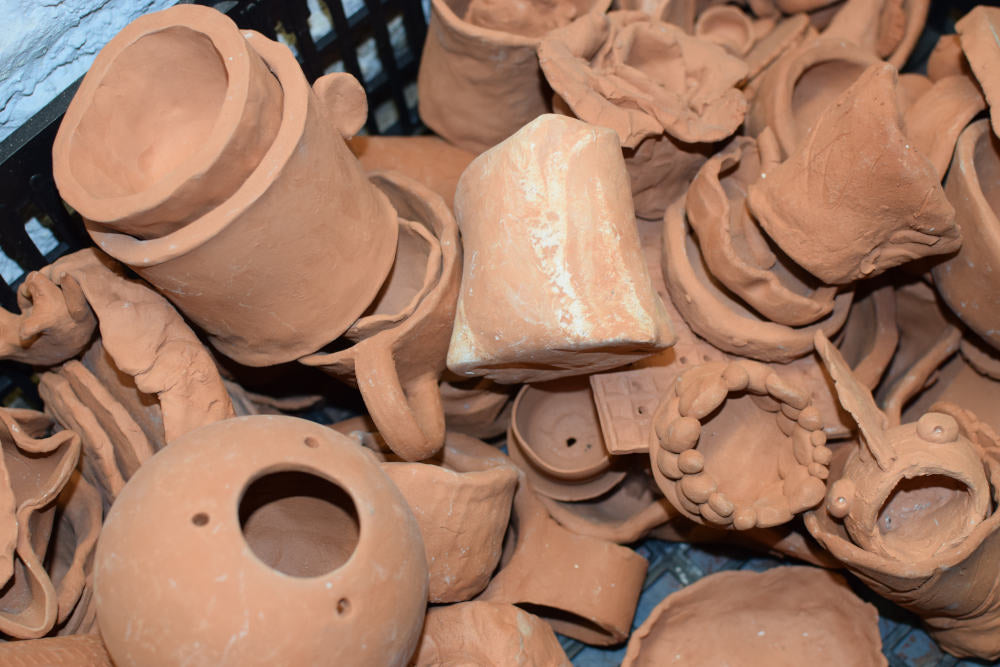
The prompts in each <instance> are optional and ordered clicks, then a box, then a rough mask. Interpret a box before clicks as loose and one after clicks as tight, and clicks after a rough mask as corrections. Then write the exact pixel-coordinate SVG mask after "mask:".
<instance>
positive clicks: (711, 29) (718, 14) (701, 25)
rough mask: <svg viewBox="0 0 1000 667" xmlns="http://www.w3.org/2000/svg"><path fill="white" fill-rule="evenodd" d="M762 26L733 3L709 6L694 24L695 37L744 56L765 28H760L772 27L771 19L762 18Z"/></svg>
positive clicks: (736, 54)
mask: <svg viewBox="0 0 1000 667" xmlns="http://www.w3.org/2000/svg"><path fill="white" fill-rule="evenodd" d="M763 21H764V22H765V23H764V24H763V25H762V26H758V25H756V24H755V22H754V20H753V19H752V18H751V17H749V16H747V14H746V13H745V12H744V11H743V10H742V9H740V8H739V7H734V6H733V5H717V6H715V7H709V8H708V9H706V10H705V11H703V12H702V13H701V14H699V15H698V20H697V21H696V22H695V25H694V35H695V37H700V38H701V39H704V40H705V41H708V42H712V43H713V44H718V45H719V46H721V47H722V48H724V49H725V50H726V51H728V52H729V53H731V54H733V55H735V56H745V55H746V54H747V53H748V52H749V51H750V49H751V48H752V47H753V45H754V42H756V41H757V38H758V36H759V35H761V34H764V33H766V32H767V30H764V29H762V28H763V27H764V26H767V25H769V26H770V27H771V28H773V27H774V22H773V21H768V20H767V19H763Z"/></svg>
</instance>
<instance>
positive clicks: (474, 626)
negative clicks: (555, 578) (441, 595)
mask: <svg viewBox="0 0 1000 667" xmlns="http://www.w3.org/2000/svg"><path fill="white" fill-rule="evenodd" d="M459 664H470V665H472V664H474V665H480V666H481V667H509V666H511V665H523V666H524V667H529V666H531V665H545V666H546V667H570V661H569V659H568V658H567V657H566V654H565V653H564V652H563V649H562V646H560V644H559V640H558V639H556V635H555V633H554V632H552V628H550V627H549V626H548V625H546V623H545V622H544V621H543V620H542V619H540V618H538V617H537V616H535V615H533V614H529V613H528V612H526V611H524V610H523V609H519V608H517V607H515V606H514V605H511V604H497V603H493V602H464V603H462V604H455V605H451V606H448V607H431V608H430V609H428V610H427V618H426V619H425V620H424V634H423V636H422V637H421V638H420V646H419V647H418V648H417V653H416V655H414V656H413V660H412V661H411V662H410V665H412V667H437V666H438V665H459Z"/></svg>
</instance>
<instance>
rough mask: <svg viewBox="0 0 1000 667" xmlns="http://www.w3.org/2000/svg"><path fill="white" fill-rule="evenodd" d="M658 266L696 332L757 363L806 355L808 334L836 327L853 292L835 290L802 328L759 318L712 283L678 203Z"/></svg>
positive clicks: (666, 224) (809, 342) (670, 217)
mask: <svg viewBox="0 0 1000 667" xmlns="http://www.w3.org/2000/svg"><path fill="white" fill-rule="evenodd" d="M661 265H662V267H663V279H664V281H665V282H666V285H667V290H668V291H669V292H670V297H671V300H672V302H673V305H674V306H675V307H676V308H677V310H678V311H679V312H680V314H681V315H682V316H683V318H684V321H685V322H686V323H687V325H688V326H690V327H691V329H692V330H693V331H694V332H695V333H697V334H698V335H700V336H701V337H702V338H704V339H705V340H707V341H708V342H709V343H711V344H712V345H714V346H715V347H717V348H719V349H720V350H722V351H724V352H729V353H731V354H737V355H740V356H743V357H750V358H753V359H758V360H760V361H772V362H778V363H787V362H789V361H792V360H794V359H798V358H799V357H802V356H805V355H807V354H809V353H810V352H811V351H812V349H813V334H814V333H815V332H816V331H823V332H824V333H825V334H827V335H829V336H832V335H834V334H835V333H836V332H837V331H839V330H840V328H841V327H842V326H843V325H844V322H845V321H846V320H847V315H848V313H849V312H850V309H851V301H852V299H853V298H854V292H853V290H849V291H844V292H841V293H839V294H838V295H837V296H836V297H834V302H833V312H831V313H830V314H829V315H827V316H826V317H824V318H823V319H821V320H819V321H818V322H815V323H814V324H810V325H808V326H804V327H789V326H785V325H783V324H776V323H774V322H771V321H768V320H766V319H764V318H762V317H761V316H760V315H758V314H757V313H755V312H753V311H752V310H750V309H749V308H747V307H746V306H745V305H744V304H743V303H742V302H740V301H739V300H738V299H737V298H736V297H735V296H733V295H732V294H731V293H729V292H726V291H724V290H723V289H722V288H720V287H719V286H718V285H717V284H716V283H715V282H713V281H712V279H711V277H710V276H709V274H708V271H707V268H706V266H705V265H704V262H703V259H702V256H701V250H700V248H699V247H698V244H697V243H696V241H695V239H694V238H693V237H692V234H691V230H690V229H689V227H688V224H687V220H686V216H685V212H684V207H683V205H681V203H680V202H678V203H675V204H674V205H673V206H671V207H670V208H669V209H668V210H667V214H666V215H665V216H664V219H663V247H662V258H661Z"/></svg>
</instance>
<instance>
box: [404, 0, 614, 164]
mask: <svg viewBox="0 0 1000 667" xmlns="http://www.w3.org/2000/svg"><path fill="white" fill-rule="evenodd" d="M610 4H611V0H518V2H515V3H501V2H497V1H496V0H471V2H470V1H463V0H432V1H431V17H430V25H429V26H428V28H427V40H426V42H425V43H424V48H423V53H422V56H421V59H420V72H419V74H418V76H417V98H418V100H419V104H420V118H421V120H423V121H424V123H425V124H426V125H427V126H428V127H429V128H431V129H432V130H434V132H435V133H436V134H438V135H439V136H441V137H443V138H444V139H445V140H446V141H448V142H450V143H452V144H455V145H456V146H458V147H460V148H463V149H465V150H469V151H472V152H473V153H481V152H482V151H484V150H486V149H488V148H490V147H491V146H495V145H496V144H498V143H500V142H501V141H503V140H504V139H506V138H507V137H509V136H510V135H512V134H514V133H515V132H517V130H518V129H519V128H520V127H521V126H523V125H524V124H525V123H528V122H530V121H531V120H532V119H534V118H535V117H536V116H539V115H541V114H544V113H546V112H548V111H549V110H550V106H549V99H548V95H547V93H546V91H545V87H544V77H543V76H542V73H541V71H540V70H539V67H538V57H537V55H536V53H535V51H536V49H537V47H538V44H539V42H540V41H541V39H542V38H543V36H544V35H545V34H546V33H548V32H549V31H550V30H552V29H554V28H557V27H558V26H560V25H565V24H567V23H569V22H570V21H571V20H573V19H574V18H576V17H578V16H583V15H585V14H590V13H595V14H602V13H604V11H606V10H607V8H608V6H609V5H610Z"/></svg>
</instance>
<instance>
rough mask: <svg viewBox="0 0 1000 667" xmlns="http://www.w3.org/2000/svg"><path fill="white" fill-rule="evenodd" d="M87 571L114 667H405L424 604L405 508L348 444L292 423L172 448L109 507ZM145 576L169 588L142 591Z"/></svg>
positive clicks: (231, 428) (215, 431) (219, 432)
mask: <svg viewBox="0 0 1000 667" xmlns="http://www.w3.org/2000/svg"><path fill="white" fill-rule="evenodd" d="M220 475H221V478H220ZM223 478H224V479H225V482H224V483H220V481H221V479H223ZM95 567H96V580H95V585H96V599H97V611H98V619H99V623H100V628H101V634H102V636H103V637H104V639H105V642H106V643H107V647H108V652H109V653H110V654H111V656H112V657H113V659H114V661H115V664H116V665H118V666H119V667H123V666H124V665H134V664H141V665H173V664H176V663H177V662H178V661H183V660H188V661H191V662H192V664H205V665H227V664H232V665H237V664H239V665H243V664H249V663H256V662H260V661H262V660H263V661H265V662H268V661H284V662H293V663H297V664H311V663H320V662H328V661H331V660H332V661H334V662H337V663H338V664H344V665H368V664H380V665H405V664H406V662H407V660H408V659H409V657H410V655H411V654H412V652H413V650H414V649H415V648H416V645H417V642H418V640H419V637H420V628H421V625H422V622H423V616H424V606H425V604H426V601H427V562H426V559H425V556H424V549H423V544H422V543H421V538H420V531H419V528H418V526H417V522H416V521H415V519H414V518H413V514H412V512H411V511H410V509H409V507H408V506H407V504H406V501H405V499H404V498H403V496H402V494H400V492H399V490H398V489H397V488H396V487H395V485H394V484H393V483H392V482H391V481H390V480H389V478H388V477H387V476H386V475H385V474H384V473H383V472H382V471H381V470H380V469H379V467H378V464H377V463H376V462H375V460H374V459H373V458H372V457H370V456H369V455H368V454H366V453H365V450H363V449H362V448H361V447H359V446H358V444H357V443H355V442H354V441H353V440H351V439H349V438H347V437H345V436H342V435H340V434H338V433H336V432H335V431H333V430H331V429H328V428H325V427H323V426H320V425H318V424H314V423H312V422H307V421H305V420H301V419H296V418H293V417H272V416H256V417H239V418H235V419H229V420H225V421H222V422H217V423H215V424H210V425H208V426H205V427H203V428H201V429H198V430H196V431H192V432H191V433H188V434H186V435H184V436H182V437H180V438H178V439H177V440H175V441H173V442H171V444H170V446H169V447H167V448H165V449H163V450H162V451H160V452H158V453H157V454H156V456H154V457H153V458H152V459H150V461H148V462H147V463H146V464H145V465H144V466H143V467H142V468H140V469H139V471H138V472H137V473H136V475H135V476H133V478H132V479H131V480H129V484H128V485H127V486H126V487H125V489H124V490H123V491H122V494H121V495H120V496H119V498H118V500H117V502H116V503H115V505H114V506H113V507H112V509H111V512H110V513H109V514H108V518H107V520H106V522H105V525H104V529H103V531H102V533H101V537H100V540H99V542H98V547H97V558H96V565H95ZM150 572H157V573H158V575H157V576H158V577H161V578H162V580H163V581H173V582H175V584H176V585H174V586H162V587H152V588H150V587H149V586H148V582H149V576H150V574H149V573H150ZM137 627H138V628H145V630H143V629H139V630H137V629H136V628H137ZM233 637H237V638H238V639H239V640H238V641H235V642H234V641H233ZM304 637H309V638H310V639H309V640H308V641H304V640H303V638H304Z"/></svg>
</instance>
